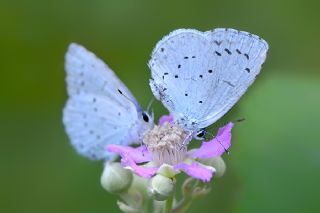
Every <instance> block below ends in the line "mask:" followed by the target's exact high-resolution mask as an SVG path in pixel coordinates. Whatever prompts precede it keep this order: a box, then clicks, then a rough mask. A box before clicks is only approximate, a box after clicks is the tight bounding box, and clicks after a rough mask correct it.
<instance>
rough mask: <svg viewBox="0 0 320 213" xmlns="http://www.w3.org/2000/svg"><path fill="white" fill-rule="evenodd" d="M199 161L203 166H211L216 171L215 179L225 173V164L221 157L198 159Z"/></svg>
mask: <svg viewBox="0 0 320 213" xmlns="http://www.w3.org/2000/svg"><path fill="white" fill-rule="evenodd" d="M199 161H200V162H201V163H203V164H205V165H208V166H212V167H213V168H215V169H216V172H215V174H214V176H215V177H222V176H223V174H224V173H225V171H226V164H225V163H224V161H223V159H222V158H221V157H213V158H209V159H199Z"/></svg>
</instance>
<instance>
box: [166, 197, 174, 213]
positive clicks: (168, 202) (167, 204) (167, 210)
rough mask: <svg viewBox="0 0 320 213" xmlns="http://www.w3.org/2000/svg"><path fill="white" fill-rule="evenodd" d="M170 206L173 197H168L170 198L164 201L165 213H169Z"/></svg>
mask: <svg viewBox="0 0 320 213" xmlns="http://www.w3.org/2000/svg"><path fill="white" fill-rule="evenodd" d="M172 205H173V196H170V197H169V198H168V199H167V200H166V209H165V213H171V209H172Z"/></svg>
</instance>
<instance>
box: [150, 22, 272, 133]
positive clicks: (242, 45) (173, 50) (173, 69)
mask: <svg viewBox="0 0 320 213" xmlns="http://www.w3.org/2000/svg"><path fill="white" fill-rule="evenodd" d="M267 50H268V44H267V43H266V42H265V41H264V40H262V39H261V38H259V37H258V36H255V35H252V34H250V33H247V32H243V31H237V30H234V29H222V28H219V29H215V30H213V31H208V32H204V33H203V32H199V31H197V30H191V29H180V30H176V31H173V32H172V33H170V34H169V35H168V36H166V37H164V38H163V39H162V40H161V41H160V42H158V44H157V45H156V47H155V49H154V51H153V53H152V56H151V59H150V61H149V67H150V69H151V73H152V79H151V80H150V86H151V89H152V91H153V94H154V95H155V97H156V98H157V99H159V100H161V101H162V103H163V104H164V105H165V107H166V108H167V109H168V110H169V111H170V112H171V113H172V114H173V115H174V117H175V119H176V120H177V121H178V122H179V123H181V124H182V125H183V126H185V128H187V129H189V130H196V129H198V128H204V127H207V126H209V125H211V124H212V123H214V122H215V121H216V120H218V119H219V118H221V117H222V116H223V115H224V114H225V113H226V112H227V111H228V110H230V108H231V107H232V106H233V105H234V104H235V103H236V102H237V101H238V100H239V98H240V97H241V96H242V95H243V94H244V93H245V91H246V90H247V88H248V87H249V86H250V85H251V84H252V83H253V81H254V80H255V78H256V76H257V75H258V74H259V72H260V69H261V66H262V64H263V62H264V61H265V58H266V53H267Z"/></svg>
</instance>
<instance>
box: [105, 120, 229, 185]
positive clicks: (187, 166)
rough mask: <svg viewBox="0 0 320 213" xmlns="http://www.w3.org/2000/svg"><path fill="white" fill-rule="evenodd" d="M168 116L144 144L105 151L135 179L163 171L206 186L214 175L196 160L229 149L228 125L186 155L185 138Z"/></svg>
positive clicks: (147, 136) (149, 134) (220, 153)
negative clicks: (167, 168) (186, 177)
mask: <svg viewBox="0 0 320 213" xmlns="http://www.w3.org/2000/svg"><path fill="white" fill-rule="evenodd" d="M172 121H173V118H172V116H162V117H161V118H160V121H159V126H155V128H154V129H153V130H151V131H150V132H149V133H147V134H146V135H145V137H144V140H143V142H144V144H147V145H141V146H140V147H137V148H133V147H130V146H121V145H114V144H110V145H108V146H107V150H108V151H110V152H114V153H117V154H119V155H120V156H121V164H122V165H123V166H124V167H127V168H130V169H131V170H132V171H133V172H135V173H136V174H137V175H139V176H141V177H145V178H151V177H152V176H154V175H155V174H156V173H159V172H161V171H162V170H163V169H164V168H165V167H170V169H171V170H172V171H174V172H176V173H179V172H180V171H183V172H185V173H186V174H188V175H189V176H191V177H193V178H196V179H200V180H202V181H204V182H209V181H210V180H211V178H212V176H213V174H214V173H215V168H213V167H211V166H206V165H203V164H201V163H200V162H198V161H197V159H206V158H212V157H218V156H221V155H222V154H223V153H224V152H226V151H227V150H228V149H229V147H230V146H231V129H232V127H233V123H232V122H229V123H228V124H227V125H225V126H224V127H222V128H220V129H219V130H218V133H217V135H216V137H214V138H213V139H211V140H209V141H207V142H202V144H201V146H200V148H198V149H193V150H190V151H187V148H186V146H184V145H182V142H184V139H185V137H186V133H185V131H184V130H183V129H181V128H180V127H178V126H177V125H173V124H169V123H172Z"/></svg>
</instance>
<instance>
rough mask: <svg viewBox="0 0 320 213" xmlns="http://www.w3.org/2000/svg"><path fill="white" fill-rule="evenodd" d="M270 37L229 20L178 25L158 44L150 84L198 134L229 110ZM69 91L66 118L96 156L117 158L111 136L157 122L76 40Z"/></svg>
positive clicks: (129, 137) (69, 59) (124, 141)
mask: <svg viewBox="0 0 320 213" xmlns="http://www.w3.org/2000/svg"><path fill="white" fill-rule="evenodd" d="M267 51H268V44H267V42H266V41H264V40H263V39H261V38H260V37H258V36H256V35H253V34H250V33H247V32H244V31H238V30H234V29H229V28H218V29H214V30H212V31H207V32H200V31H197V30H193V29H178V30H175V31H173V32H171V33H170V34H169V35H167V36H165V37H164V38H163V39H162V40H161V41H159V42H158V43H157V45H156V47H155V48H154V50H153V52H152V55H151V59H150V61H149V63H148V65H149V68H150V70H151V77H152V78H151V79H150V82H149V84H150V87H151V90H152V92H153V94H154V96H155V98H156V99H158V100H159V101H161V102H162V103H163V105H164V106H165V107H166V108H167V109H168V110H169V112H170V114H171V115H173V117H174V122H175V123H177V124H178V125H180V126H181V127H182V128H184V129H185V130H186V131H187V132H189V135H190V136H191V138H192V137H193V138H195V139H203V138H204V135H205V134H206V130H205V128H206V127H208V126H210V125H211V124H213V123H214V122H215V121H217V120H218V119H219V118H221V117H222V116H223V115H224V114H225V113H226V112H228V111H229V110H230V109H231V107H232V106H233V105H234V104H235V103H236V102H237V101H238V100H239V99H240V97H241V96H242V95H243V94H244V93H245V91H246V90H247V89H248V87H249V86H250V85H251V84H252V83H253V82H254V80H255V78H256V76H257V75H258V74H259V72H260V69H261V67H262V64H263V63H264V61H265V58H266V54H267ZM65 70H66V72H67V78H66V82H67V90H68V95H69V99H68V101H67V103H66V106H65V108H64V112H63V122H64V125H65V127H66V131H67V134H68V135H69V138H70V140H71V143H72V145H73V146H74V148H75V149H76V150H77V151H78V153H80V154H81V155H83V156H86V157H88V158H90V159H98V160H100V159H103V160H110V159H113V158H114V155H112V154H111V153H109V152H106V150H105V148H106V146H107V145H108V144H121V145H130V144H133V143H136V142H139V141H141V139H142V137H143V135H144V133H146V132H147V131H148V130H150V129H151V128H152V127H153V115H152V114H151V113H148V112H146V111H144V110H143V109H142V108H141V107H140V105H139V104H138V102H137V101H136V99H135V98H134V96H133V95H132V93H131V92H130V91H129V90H128V89H127V88H126V86H125V85H124V84H123V83H122V82H121V81H120V80H119V78H118V77H117V76H116V75H115V73H114V72H113V71H112V70H111V69H110V68H109V67H108V66H107V65H106V64H105V63H104V62H103V61H102V60H100V59H99V58H97V57H96V56H95V55H94V54H93V53H91V52H89V51H88V50H86V49H85V48H84V47H82V46H80V45H78V44H71V45H70V46H69V49H68V51H67V53H66V57H65Z"/></svg>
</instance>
